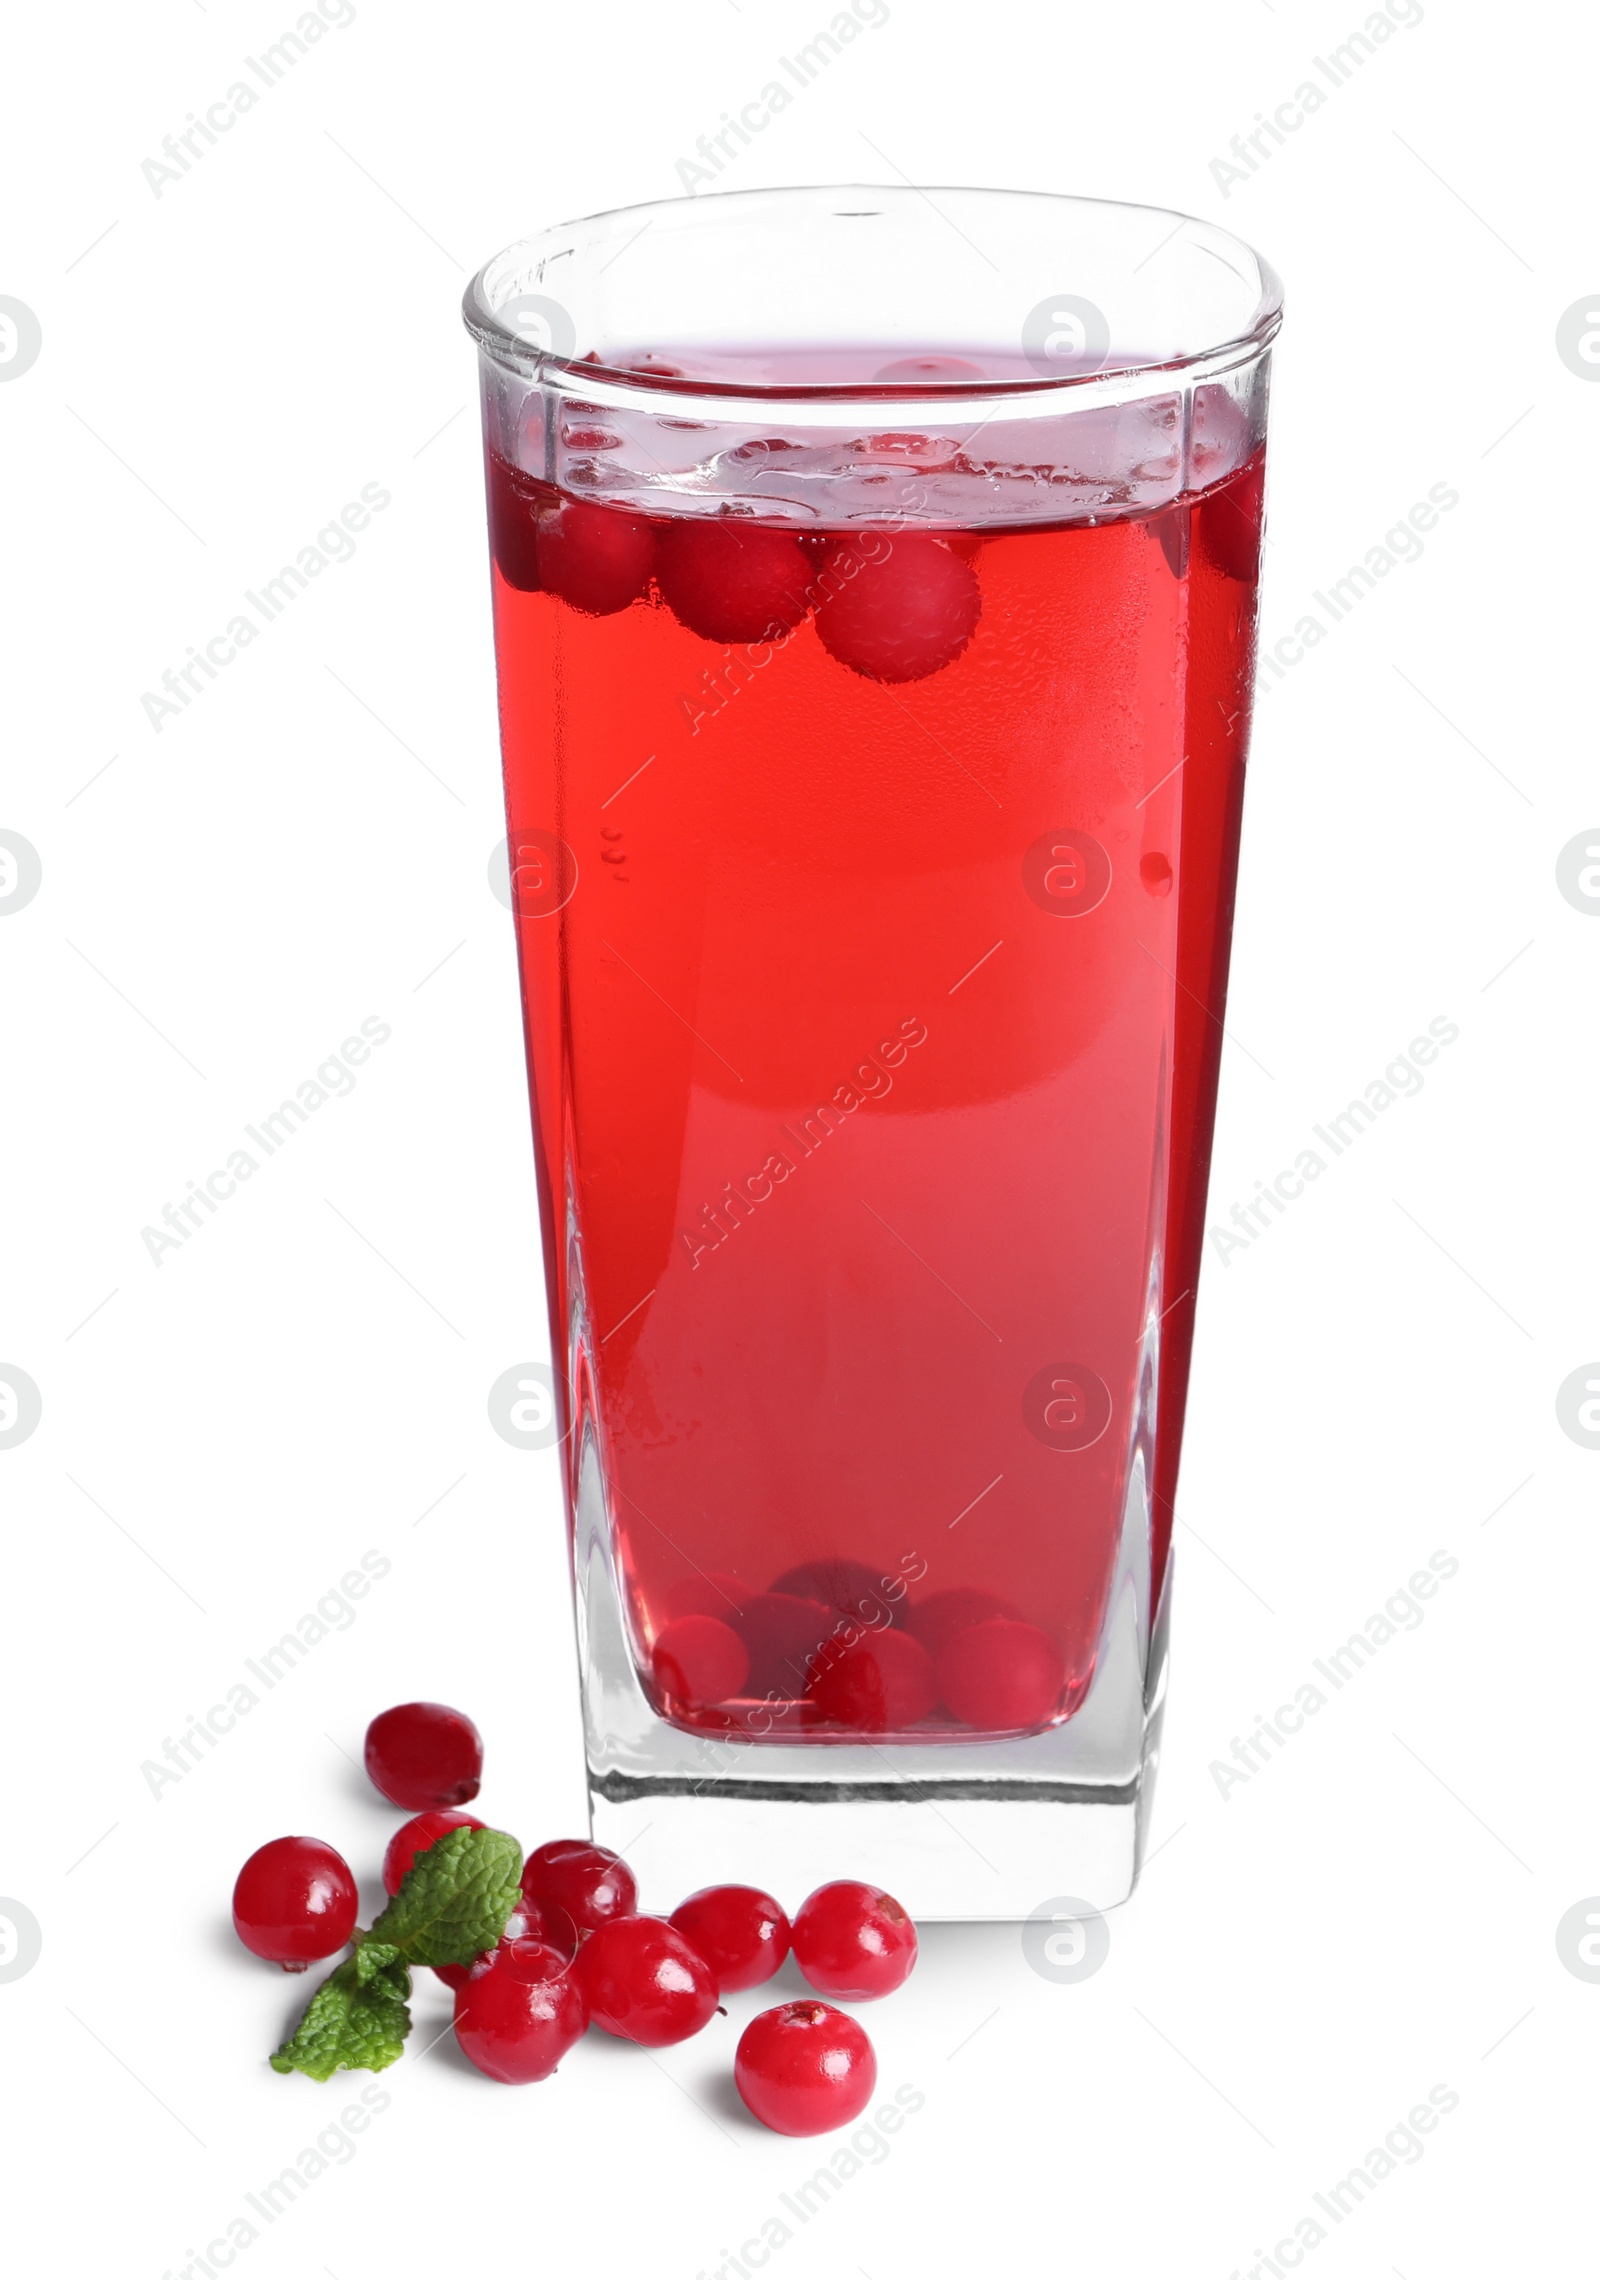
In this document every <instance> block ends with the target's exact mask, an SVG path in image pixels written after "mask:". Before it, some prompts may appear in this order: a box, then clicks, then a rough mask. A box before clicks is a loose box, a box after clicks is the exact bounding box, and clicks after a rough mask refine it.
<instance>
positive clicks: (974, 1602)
mask: <svg viewBox="0 0 1600 2280" xmlns="http://www.w3.org/2000/svg"><path fill="white" fill-rule="evenodd" d="M992 1615H1004V1616H1005V1617H1007V1618H1008V1620H1011V1621H1015V1622H1018V1623H1020V1622H1021V1620H1022V1617H1021V1616H1020V1615H1019V1614H1018V1613H1017V1610H1016V1608H1015V1607H1013V1606H1012V1604H1011V1602H1010V1600H1009V1599H1002V1598H1000V1597H999V1595H998V1593H996V1592H993V1591H984V1590H983V1589H982V1588H981V1587H980V1586H979V1585H977V1584H973V1583H958V1584H955V1585H953V1586H952V1587H951V1589H950V1590H948V1591H930V1592H929V1594H928V1596H927V1598H926V1599H917V1600H914V1601H913V1602H912V1604H911V1606H910V1607H909V1608H908V1609H907V1610H906V1629H907V1630H908V1631H909V1632H910V1633H911V1636H912V1637H913V1638H914V1639H920V1640H921V1641H922V1643H923V1645H924V1646H925V1647H926V1648H927V1650H928V1652H929V1654H930V1655H932V1656H933V1657H934V1659H935V1660H936V1661H937V1659H938V1655H939V1650H940V1649H941V1648H942V1647H943V1645H944V1644H945V1641H946V1640H947V1639H951V1638H953V1637H954V1636H955V1634H956V1632H957V1631H964V1630H966V1628H967V1626H968V1625H969V1624H971V1623H987V1622H988V1620H989V1618H990V1617H991V1616H992Z"/></svg>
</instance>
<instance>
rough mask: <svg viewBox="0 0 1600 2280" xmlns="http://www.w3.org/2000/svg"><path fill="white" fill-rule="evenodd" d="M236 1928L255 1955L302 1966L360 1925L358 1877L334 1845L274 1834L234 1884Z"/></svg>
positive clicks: (335, 1946)
mask: <svg viewBox="0 0 1600 2280" xmlns="http://www.w3.org/2000/svg"><path fill="white" fill-rule="evenodd" d="M233 1928H234V1930H235V1931H236V1932H237V1933H238V1935H239V1937H240V1939H242V1940H243V1942H244V1944H245V1946H246V1947H247V1948H248V1949H249V1950H250V1952H251V1954H252V1955H259V1956H264V1957H265V1958H266V1960H267V1962H268V1963H281V1964H282V1965H283V1968H284V1970H285V1971H304V1969H305V1967H306V1965H307V1964H308V1963H319V1962H320V1961H321V1960H322V1958H323V1957H324V1956H325V1955H332V1954H333V1953H334V1952H335V1950H336V1949H338V1948H342V1947H343V1946H344V1943H345V1941H346V1940H347V1939H348V1938H349V1937H350V1934H351V1933H352V1932H353V1931H354V1930H355V1928H356V1880H355V1878H354V1877H353V1876H352V1875H351V1873H350V1870H349V1868H348V1866H347V1865H346V1863H345V1861H344V1860H343V1859H342V1858H341V1857H340V1855H339V1854H338V1853H336V1852H335V1851H334V1849H333V1847H332V1845H325V1844H323V1843H322V1842H321V1841H320V1839H318V1838H316V1837H274V1838H273V1840H272V1842H271V1844H270V1845H263V1846H262V1847H261V1849H260V1851H259V1852H253V1853H252V1854H251V1855H250V1858H249V1859H248V1860H247V1861H246V1862H245V1864H244V1866H243V1868H241V1869H240V1871H239V1876H238V1881H237V1882H236V1883H235V1885H234V1888H233Z"/></svg>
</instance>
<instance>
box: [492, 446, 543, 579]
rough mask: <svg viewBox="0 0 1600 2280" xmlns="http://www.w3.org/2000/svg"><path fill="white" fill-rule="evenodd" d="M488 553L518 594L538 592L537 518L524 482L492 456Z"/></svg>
mask: <svg viewBox="0 0 1600 2280" xmlns="http://www.w3.org/2000/svg"><path fill="white" fill-rule="evenodd" d="M488 494H489V552H490V553H491V554H492V555H493V557H494V565H495V568H496V569H497V570H498V571H499V573H500V575H501V577H502V578H503V579H504V580H505V582H506V584H507V585H508V586H514V587H515V588H516V590H517V592H518V593H519V594H536V593H537V592H538V591H539V542H538V515H537V509H536V507H535V504H534V496H533V493H532V491H531V490H530V489H529V488H528V485H527V481H526V479H525V478H524V477H522V476H520V475H519V474H518V473H517V471H516V470H515V469H514V468H512V467H508V466H507V464H506V462H505V461H504V460H503V459H501V458H500V457H498V455H497V454H496V453H494V452H492V451H491V452H490V454H489V483H488Z"/></svg>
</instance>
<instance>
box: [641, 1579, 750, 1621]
mask: <svg viewBox="0 0 1600 2280" xmlns="http://www.w3.org/2000/svg"><path fill="white" fill-rule="evenodd" d="M749 1597H750V1586H749V1585H748V1584H746V1583H741V1582H740V1581H739V1578H738V1577H737V1576H736V1575H724V1574H722V1573H721V1572H720V1571H719V1570H718V1569H716V1568H713V1569H711V1570H710V1571H709V1573H707V1574H705V1575H698V1574H697V1575H681V1576H679V1578H678V1580H677V1582H676V1583H669V1584H668V1586H667V1588H666V1590H665V1591H664V1592H663V1593H662V1594H661V1613H662V1616H663V1618H664V1619H665V1621H667V1622H669V1623H675V1622H676V1621H677V1619H678V1617H679V1616H680V1615H715V1617H716V1618H717V1621H718V1622H719V1623H731V1622H732V1621H733V1620H734V1618H735V1616H736V1615H737V1614H738V1612H739V1609H740V1608H741V1607H742V1606H743V1605H744V1603H745V1601H746V1600H747V1599H748V1598H749Z"/></svg>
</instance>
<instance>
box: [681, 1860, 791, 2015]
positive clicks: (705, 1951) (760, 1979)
mask: <svg viewBox="0 0 1600 2280" xmlns="http://www.w3.org/2000/svg"><path fill="white" fill-rule="evenodd" d="M671 1921H672V1922H673V1923H674V1924H675V1925H676V1926H677V1928H678V1930H679V1931H680V1932H682V1934H683V1936H684V1938H685V1939H686V1940H687V1941H688V1942H689V1945H690V1946H691V1947H692V1948H693V1949H694V1950H695V1951H696V1953H697V1954H700V1955H703V1956H704V1957H705V1959H706V1961H707V1963H709V1964H710V1966H711V1969H712V1972H713V1974H714V1976H715V1978H716V1982H717V1986H718V1988H719V1989H720V1990H721V1992H722V1993H723V1994H724V1995H727V1994H730V1993H736V1992H737V1991H738V1990H739V1989H740V1988H743V1987H762V1986H764V1985H765V1984H766V1982H767V1981H768V1980H769V1979H770V1978H771V1977H772V1975H773V1973H774V1972H775V1971H776V1970H777V1969H778V1967H779V1966H780V1965H781V1963H782V1962H783V1959H784V1957H785V1956H786V1955H787V1954H788V1952H789V1919H788V1917H787V1916H786V1915H785V1914H784V1912H783V1910H782V1909H781V1908H780V1907H779V1906H778V1903H777V1901H776V1900H774V1899H773V1897H772V1895H771V1894H770V1893H769V1892H758V1891H756V1889H755V1887H754V1886H753V1885H750V1884H708V1885H707V1886H706V1888H705V1890H704V1891H703V1892H691V1893H690V1895H689V1897H688V1899H687V1900H685V1901H684V1903H683V1905H682V1906H681V1907H678V1908H674V1909H673V1911H672V1917H671Z"/></svg>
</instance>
